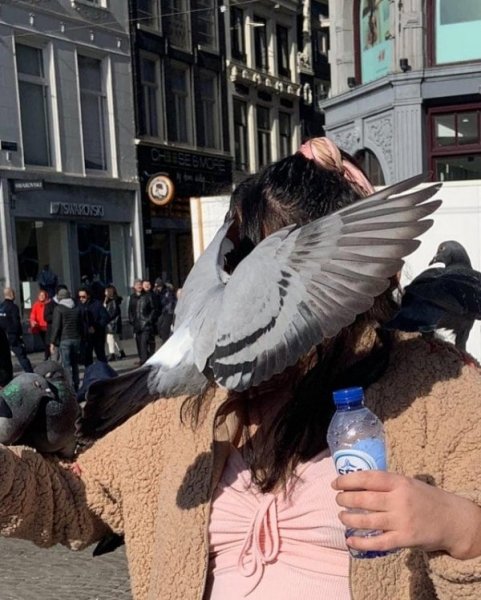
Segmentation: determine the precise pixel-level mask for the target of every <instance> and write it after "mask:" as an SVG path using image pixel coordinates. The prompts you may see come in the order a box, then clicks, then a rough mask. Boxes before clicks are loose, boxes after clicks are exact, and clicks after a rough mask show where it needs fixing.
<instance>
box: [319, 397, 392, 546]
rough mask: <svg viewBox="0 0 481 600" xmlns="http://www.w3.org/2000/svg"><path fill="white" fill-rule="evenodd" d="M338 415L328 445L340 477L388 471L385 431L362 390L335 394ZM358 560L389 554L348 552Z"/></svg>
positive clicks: (362, 532)
mask: <svg viewBox="0 0 481 600" xmlns="http://www.w3.org/2000/svg"><path fill="white" fill-rule="evenodd" d="M333 398H334V403H335V405H336V412H335V414H334V416H333V418H332V420H331V423H330V425H329V429H328V431H327V443H328V444H329V448H330V450H331V454H332V458H333V460H334V464H335V467H336V471H337V473H338V474H339V475H346V474H347V473H352V472H354V471H368V470H371V469H376V470H382V471H385V470H386V451H385V444H384V428H383V425H382V423H381V421H380V420H379V419H378V418H377V417H376V415H375V414H374V413H372V412H371V411H370V410H369V409H368V408H366V407H365V406H364V403H363V402H364V392H363V389H362V388H361V387H353V388H346V389H343V390H337V391H335V392H334V393H333ZM352 510H356V509H352ZM380 533H382V532H381V531H379V530H372V529H371V530H368V529H347V530H346V537H349V536H351V535H357V536H373V535H379V534H380ZM349 551H350V553H351V555H352V556H353V557H355V558H375V557H378V556H385V555H387V554H390V552H384V551H366V552H364V551H360V550H354V549H353V548H349Z"/></svg>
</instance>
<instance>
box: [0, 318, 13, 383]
mask: <svg viewBox="0 0 481 600" xmlns="http://www.w3.org/2000/svg"><path fill="white" fill-rule="evenodd" d="M12 378H13V366H12V356H11V353H10V344H9V343H8V338H7V334H6V333H5V331H4V329H3V328H2V327H0V389H1V388H3V387H5V386H6V385H7V383H9V382H10V381H11V380H12Z"/></svg>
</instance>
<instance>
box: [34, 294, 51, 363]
mask: <svg viewBox="0 0 481 600" xmlns="http://www.w3.org/2000/svg"><path fill="white" fill-rule="evenodd" d="M52 302H53V300H52V299H51V298H49V296H48V293H47V292H46V290H40V291H39V293H38V296H37V300H36V301H35V302H34V303H33V306H32V310H31V311H30V317H29V321H30V332H31V333H32V334H33V335H38V336H39V337H40V339H41V340H42V345H43V348H44V354H43V357H44V359H45V360H47V359H49V358H50V343H49V342H48V341H47V328H48V323H47V321H46V320H45V309H46V307H47V306H48V305H49V304H51V303H52Z"/></svg>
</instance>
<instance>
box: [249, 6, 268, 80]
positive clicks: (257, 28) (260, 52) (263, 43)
mask: <svg viewBox="0 0 481 600" xmlns="http://www.w3.org/2000/svg"><path fill="white" fill-rule="evenodd" d="M252 26H253V28H254V52H255V66H256V68H257V69H261V70H263V71H267V67H268V62H267V22H266V20H265V19H262V18H261V17H256V16H255V15H254V21H253V23H252Z"/></svg>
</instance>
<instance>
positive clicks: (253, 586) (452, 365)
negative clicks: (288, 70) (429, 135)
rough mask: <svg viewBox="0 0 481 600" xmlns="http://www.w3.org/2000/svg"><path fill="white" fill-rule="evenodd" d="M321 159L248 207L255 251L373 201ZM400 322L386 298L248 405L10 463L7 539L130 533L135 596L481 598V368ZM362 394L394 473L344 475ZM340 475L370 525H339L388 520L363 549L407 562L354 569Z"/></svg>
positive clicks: (241, 200)
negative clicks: (349, 399)
mask: <svg viewBox="0 0 481 600" xmlns="http://www.w3.org/2000/svg"><path fill="white" fill-rule="evenodd" d="M310 150H311V152H309V148H306V147H303V148H302V149H301V152H300V153H298V154H296V155H294V156H293V157H289V158H286V159H283V160H282V161H280V162H279V163H276V164H274V165H272V166H271V167H268V168H267V169H266V170H265V171H264V172H263V173H261V174H260V175H259V176H258V177H256V178H254V179H252V180H251V181H250V182H248V183H247V184H246V186H244V188H243V189H242V190H241V192H239V193H237V194H235V195H234V198H233V205H232V214H233V215H235V216H236V218H237V223H238V227H239V235H240V238H241V239H244V240H245V242H246V244H245V245H249V244H250V245H251V246H252V244H256V243H258V242H259V241H260V240H261V239H263V238H264V237H265V236H266V235H268V234H269V233H270V232H272V231H275V230H277V229H279V228H280V227H282V226H283V225H285V224H288V223H306V222H309V221H310V220H312V219H313V218H315V217H318V216H321V215H323V214H328V213H330V212H332V210H334V209H336V208H339V207H340V206H344V205H348V204H350V203H352V202H354V201H355V200H356V199H357V198H359V197H360V196H363V195H366V194H367V193H368V191H369V188H370V186H369V184H368V182H367V181H366V180H365V178H364V176H363V175H362V173H361V172H360V171H359V170H358V169H357V167H356V166H355V165H354V164H353V163H352V161H350V160H349V159H348V158H347V157H345V156H344V157H343V156H342V155H341V154H340V153H339V151H338V150H337V148H336V147H335V146H333V145H331V144H329V143H327V142H321V141H319V140H315V141H313V143H312V144H311V147H310ZM232 260H235V254H233V256H232ZM392 311H393V305H392V300H391V297H390V293H389V292H385V293H383V294H382V295H381V296H380V297H379V298H378V299H377V301H376V303H375V305H374V307H373V308H372V309H371V310H369V311H368V312H367V313H366V314H363V315H360V316H359V317H358V318H357V319H356V321H355V323H354V324H353V325H351V326H350V327H348V328H346V329H344V330H342V331H341V332H340V333H339V335H337V336H336V337H334V338H332V339H328V340H325V341H324V342H323V343H322V344H320V345H319V346H318V347H317V348H315V349H313V350H312V351H311V352H310V353H308V355H306V356H305V357H304V358H303V359H302V360H301V361H299V363H298V364H297V365H296V366H294V367H291V368H289V369H286V371H284V372H283V373H281V374H280V375H277V376H275V377H273V378H272V379H271V380H270V381H268V382H266V383H264V384H262V385H260V386H259V387H256V388H251V389H250V390H249V391H247V392H245V393H227V392H226V391H225V390H221V389H218V388H215V387H211V388H210V389H209V390H208V391H207V392H206V393H204V394H203V395H202V397H194V398H173V399H162V400H161V401H159V402H155V403H153V404H149V405H148V406H147V407H146V408H144V409H143V410H142V411H141V412H139V413H137V414H136V415H135V416H133V417H132V418H130V419H129V420H128V421H127V422H126V423H124V424H123V425H121V426H120V427H118V428H117V429H115V430H114V431H112V432H111V433H109V434H108V435H107V436H105V437H104V438H103V439H101V440H99V441H98V442H96V443H95V444H94V445H93V446H92V447H91V448H89V449H88V450H86V451H85V452H84V453H83V454H81V455H80V456H79V457H78V459H77V461H76V462H75V463H74V464H72V465H65V464H63V465H60V464H59V463H57V462H56V461H54V460H52V459H49V460H48V461H46V460H45V459H43V458H42V457H41V456H40V455H39V454H38V453H34V452H29V451H27V450H25V449H3V450H2V451H1V452H0V496H1V497H2V503H1V505H0V532H1V533H2V534H3V535H11V536H16V537H25V538H28V539H31V540H33V541H34V542H35V543H37V544H40V545H43V546H48V545H51V544H54V543H64V544H67V545H69V546H70V547H73V548H76V549H78V548H82V547H84V546H86V545H87V544H90V543H93V542H95V541H98V540H99V539H101V538H102V537H103V536H104V535H106V534H107V533H109V532H110V531H114V532H117V533H123V534H124V535H125V541H126V546H127V556H128V559H129V568H130V574H131V577H132V588H133V594H134V598H135V599H136V600H150V599H152V600H154V599H155V600H158V599H160V598H162V599H181V598H184V599H189V600H190V599H200V598H203V599H204V600H217V599H221V598H222V599H226V598H228V599H229V600H237V599H238V598H244V597H248V598H250V599H255V600H259V599H261V598H262V599H265V598H271V597H273V598H274V597H275V598H277V599H280V600H288V599H289V600H290V599H294V598H298V597H299V596H300V595H302V597H304V598H306V599H310V598H316V599H317V598H329V599H333V600H344V599H347V598H350V597H352V598H356V600H367V599H368V598H376V599H377V598H393V599H394V598H401V597H402V598H405V599H410V600H428V599H429V600H434V599H435V598H440V599H448V598H450V599H452V598H473V599H474V598H479V597H481V559H480V558H479V556H480V555H481V547H480V540H481V514H480V513H481V508H480V507H479V503H480V502H481V493H480V491H479V484H478V482H479V480H480V477H481V471H480V468H481V467H480V465H481V460H480V439H481V436H480V434H481V431H480V425H479V424H480V423H481V403H479V398H478V397H479V384H480V378H479V372H478V369H477V368H476V367H475V366H473V363H472V362H471V361H469V360H468V359H467V357H466V356H465V355H463V354H461V353H459V352H458V351H457V350H456V349H455V348H453V347H450V346H447V345H445V344H442V343H432V342H431V343H428V342H425V341H424V340H423V339H421V338H419V337H418V336H416V335H405V334H403V335H397V334H390V333H385V332H383V331H382V330H381V329H380V327H379V326H380V324H381V323H382V322H383V321H384V320H385V319H387V318H389V316H390V315H391V314H392ZM353 384H355V385H362V386H364V388H365V389H366V399H367V405H368V406H370V407H371V408H372V409H373V410H374V411H375V412H376V413H377V415H378V416H379V417H380V418H381V419H382V420H383V421H384V423H385V428H386V434H387V447H388V458H389V464H390V469H391V471H392V472H391V473H386V474H384V473H375V472H373V473H367V474H364V473H355V474H353V475H347V476H345V477H343V478H335V473H334V469H333V465H332V460H331V459H330V457H329V453H328V450H327V443H326V430H327V426H328V423H329V420H330V418H331V415H332V413H333V405H332V401H331V393H332V390H333V389H336V388H338V387H345V386H348V385H353ZM356 477H358V478H362V485H360V483H359V481H358V480H356ZM333 479H335V483H334V486H335V487H336V490H344V491H341V492H340V493H339V496H338V497H337V500H338V502H339V504H340V505H341V506H347V507H358V508H361V509H370V510H371V511H372V512H371V513H370V514H364V513H359V514H349V515H345V514H344V513H341V519H342V521H343V523H345V524H347V523H349V525H350V526H352V527H360V526H361V527H365V528H377V527H378V526H379V524H381V527H382V529H383V530H384V533H383V534H381V535H380V536H379V537H378V539H377V540H374V541H372V540H367V542H365V543H366V544H369V543H370V542H371V541H372V543H376V542H377V543H378V544H379V545H380V546H382V548H378V549H388V548H389V549H393V548H396V547H400V546H403V547H404V549H403V550H401V551H399V552H397V553H393V554H391V555H390V556H388V557H385V558H378V559H375V560H374V559H373V560H362V561H361V560H350V559H349V555H348V552H347V548H346V546H345V543H344V527H343V525H342V524H341V522H340V521H339V520H338V519H337V516H338V512H339V508H338V506H337V504H336V492H335V491H334V490H332V488H331V481H332V480H333ZM360 487H361V488H365V489H366V490H367V491H366V492H355V491H352V490H353V489H357V490H358V489H359V488H360ZM453 492H458V493H459V494H460V495H459V496H456V495H454V494H453ZM39 498H41V501H39ZM52 524H54V525H55V526H53V525H52ZM418 525H419V526H418ZM349 543H350V544H351V545H353V546H354V545H356V544H357V545H360V544H361V542H360V541H359V540H356V539H354V540H350V541H349Z"/></svg>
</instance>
